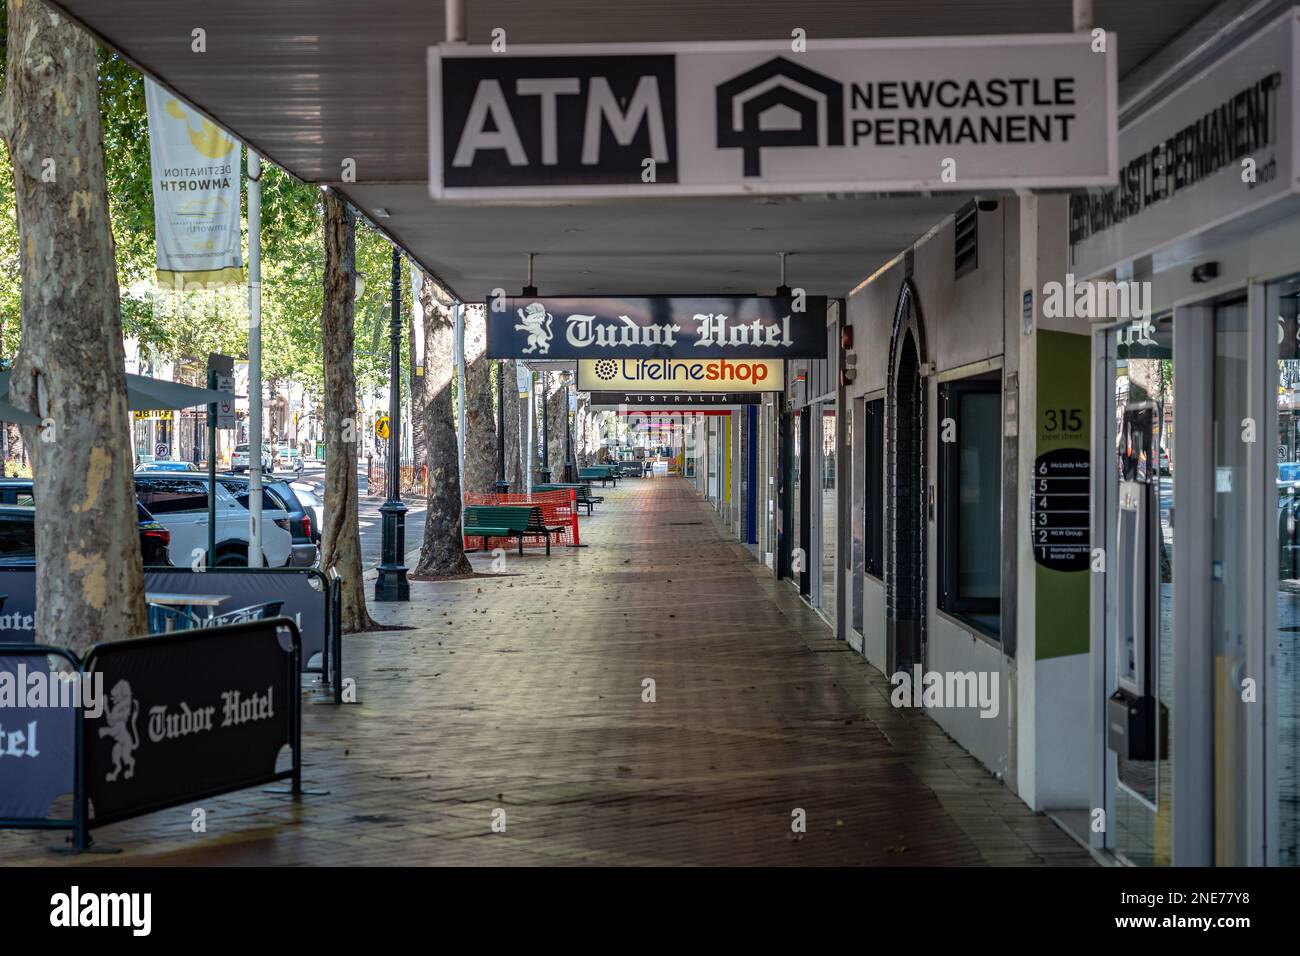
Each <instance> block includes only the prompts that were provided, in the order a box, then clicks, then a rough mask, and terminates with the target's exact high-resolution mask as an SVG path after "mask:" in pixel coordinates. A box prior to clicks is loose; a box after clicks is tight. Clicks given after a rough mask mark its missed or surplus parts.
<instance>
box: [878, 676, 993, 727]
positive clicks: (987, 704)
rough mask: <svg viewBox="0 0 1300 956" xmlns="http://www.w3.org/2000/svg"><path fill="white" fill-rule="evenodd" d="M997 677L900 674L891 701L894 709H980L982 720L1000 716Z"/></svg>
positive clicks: (893, 680) (896, 678)
mask: <svg viewBox="0 0 1300 956" xmlns="http://www.w3.org/2000/svg"><path fill="white" fill-rule="evenodd" d="M998 678H999V675H998V674H996V673H990V672H989V671H979V672H976V671H924V672H923V671H922V670H921V665H920V664H916V665H913V667H912V673H911V674H910V675H909V674H908V673H907V671H898V672H897V673H896V674H894V676H893V677H891V678H889V682H890V683H891V684H893V685H894V690H893V692H892V693H891V694H890V695H889V702H890V703H891V704H893V705H894V706H895V707H930V708H934V707H942V708H949V707H953V708H958V707H978V708H979V710H980V717H981V718H992V717H996V716H997V715H998V709H999V708H998Z"/></svg>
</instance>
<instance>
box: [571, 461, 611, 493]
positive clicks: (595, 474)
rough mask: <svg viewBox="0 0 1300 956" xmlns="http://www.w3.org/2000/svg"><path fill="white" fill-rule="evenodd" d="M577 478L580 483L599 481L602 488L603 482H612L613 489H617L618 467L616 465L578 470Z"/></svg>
mask: <svg viewBox="0 0 1300 956" xmlns="http://www.w3.org/2000/svg"><path fill="white" fill-rule="evenodd" d="M578 478H579V479H580V480H581V481H599V482H600V486H601V487H602V488H604V487H605V482H607V481H612V482H614V487H615V488H617V487H618V466H617V465H596V466H595V467H593V468H579V469H578Z"/></svg>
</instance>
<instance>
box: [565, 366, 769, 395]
mask: <svg viewBox="0 0 1300 956" xmlns="http://www.w3.org/2000/svg"><path fill="white" fill-rule="evenodd" d="M619 389H624V390H626V391H629V392H697V393H700V392H717V391H719V390H722V389H725V390H727V391H729V392H780V391H783V390H784V389H785V363H784V362H782V361H779V360H777V361H770V360H769V361H762V360H761V359H753V360H745V359H734V360H733V359H725V358H718V359H579V360H578V390H579V391H583V392H612V391H617V390H619Z"/></svg>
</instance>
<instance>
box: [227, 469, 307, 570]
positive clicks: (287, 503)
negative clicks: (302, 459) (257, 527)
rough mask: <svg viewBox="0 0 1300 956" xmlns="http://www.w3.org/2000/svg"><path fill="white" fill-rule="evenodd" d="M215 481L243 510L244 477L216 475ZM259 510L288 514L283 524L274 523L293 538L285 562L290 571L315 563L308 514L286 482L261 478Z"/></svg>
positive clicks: (246, 481)
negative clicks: (290, 555) (221, 485)
mask: <svg viewBox="0 0 1300 956" xmlns="http://www.w3.org/2000/svg"><path fill="white" fill-rule="evenodd" d="M217 481H219V482H221V484H223V485H224V486H225V488H226V490H227V491H229V492H230V493H231V494H232V495H234V496H235V497H236V498H238V499H239V503H240V504H241V505H243V506H244V507H245V508H247V507H248V478H247V477H246V476H244V475H217ZM262 507H263V508H269V509H273V510H279V511H283V512H284V513H285V514H286V515H288V520H287V522H284V523H281V522H276V523H277V524H280V525H281V527H283V528H284V529H285V530H286V531H288V532H289V534H290V535H291V536H292V537H293V556H292V557H291V558H290V559H289V566H290V567H294V568H310V567H313V566H314V565H315V564H316V559H317V556H318V552H317V550H316V535H315V534H313V528H312V523H311V513H310V512H308V511H307V509H306V508H304V507H303V505H302V502H301V501H299V500H298V496H297V494H295V492H294V490H293V489H292V488H291V487H289V482H288V481H284V480H277V479H273V478H267V479H264V480H263V481H262Z"/></svg>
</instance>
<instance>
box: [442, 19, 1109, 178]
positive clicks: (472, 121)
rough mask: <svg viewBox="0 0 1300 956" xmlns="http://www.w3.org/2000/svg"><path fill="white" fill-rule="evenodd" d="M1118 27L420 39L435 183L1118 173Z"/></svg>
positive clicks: (1089, 175)
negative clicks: (545, 41)
mask: <svg viewBox="0 0 1300 956" xmlns="http://www.w3.org/2000/svg"><path fill="white" fill-rule="evenodd" d="M1116 55H1117V54H1116V38H1115V36H1114V35H1113V34H1105V35H1104V38H1103V37H1097V38H1094V37H1093V36H1091V35H1090V34H1038V35H1032V34H1031V35H1021V36H997V37H922V38H908V39H873V40H862V39H851V40H811V41H809V43H808V47H807V49H806V50H805V51H803V52H799V53H795V52H792V50H791V47H790V44H789V43H788V42H775V41H759V42H749V41H746V42H736V43H726V42H719V43H712V42H708V43H650V44H609V45H595V44H592V45H581V44H568V45H562V46H513V45H512V46H511V47H509V49H508V51H507V52H503V53H494V52H491V51H490V50H489V49H487V48H484V47H474V46H466V45H463V44H453V45H446V46H440V47H432V48H430V50H429V188H430V191H431V193H432V194H433V196H434V198H452V199H455V198H467V199H474V198H484V199H501V198H529V197H544V198H548V199H550V198H554V197H556V196H587V197H601V196H624V195H635V194H642V193H648V192H653V193H654V194H655V195H699V196H709V195H713V196H718V195H744V194H753V193H805V192H813V193H825V192H828V191H868V190H869V191H908V192H911V191H917V190H941V189H958V190H970V189H995V188H1083V187H1088V186H1104V185H1113V184H1114V183H1115V181H1116V175H1117V170H1118V162H1117V154H1116V123H1117V119H1116V117H1117V109H1116Z"/></svg>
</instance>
